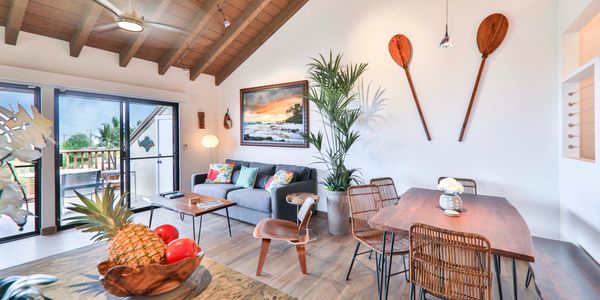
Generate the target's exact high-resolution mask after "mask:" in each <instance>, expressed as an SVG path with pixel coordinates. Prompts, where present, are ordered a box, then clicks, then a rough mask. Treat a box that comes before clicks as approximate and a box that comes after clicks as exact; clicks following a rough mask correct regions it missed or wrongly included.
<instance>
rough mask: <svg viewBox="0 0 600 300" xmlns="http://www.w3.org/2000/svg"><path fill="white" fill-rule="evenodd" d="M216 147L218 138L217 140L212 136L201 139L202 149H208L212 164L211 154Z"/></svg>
mask: <svg viewBox="0 0 600 300" xmlns="http://www.w3.org/2000/svg"><path fill="white" fill-rule="evenodd" d="M218 145H219V138H217V137H216V136H214V135H212V134H208V135H205V136H204V137H203V138H202V146H203V147H204V148H207V149H209V151H210V163H212V162H213V154H212V151H213V148H216V147H217V146H218Z"/></svg>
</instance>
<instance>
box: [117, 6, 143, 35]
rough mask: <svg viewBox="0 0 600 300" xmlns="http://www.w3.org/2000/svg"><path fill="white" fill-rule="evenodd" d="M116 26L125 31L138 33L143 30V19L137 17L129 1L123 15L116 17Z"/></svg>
mask: <svg viewBox="0 0 600 300" xmlns="http://www.w3.org/2000/svg"><path fill="white" fill-rule="evenodd" d="M117 25H118V26H119V27H120V28H122V29H125V30H127V31H133V32H140V31H142V30H144V17H140V16H138V14H137V12H136V11H135V7H134V6H133V3H131V0H129V2H128V3H127V7H126V8H125V10H124V11H123V15H120V16H118V18H117Z"/></svg>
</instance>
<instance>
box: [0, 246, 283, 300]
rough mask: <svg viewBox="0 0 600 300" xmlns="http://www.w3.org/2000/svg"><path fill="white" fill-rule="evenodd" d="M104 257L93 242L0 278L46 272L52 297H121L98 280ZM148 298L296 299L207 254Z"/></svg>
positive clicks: (7, 271) (46, 290) (0, 273)
mask: <svg viewBox="0 0 600 300" xmlns="http://www.w3.org/2000/svg"><path fill="white" fill-rule="evenodd" d="M105 259H106V245H105V244H96V245H91V246H87V247H83V248H79V249H75V250H71V251H68V252H64V253H60V254H57V255H53V256H49V257H46V258H42V259H39V260H36V261H32V262H29V263H26V264H22V265H18V266H14V267H11V268H8V269H4V270H0V277H6V276H11V275H30V274H48V275H54V276H57V277H58V281H57V282H56V283H53V284H52V285H49V286H46V287H44V288H43V290H44V293H45V294H46V296H48V297H50V298H52V299H120V298H119V297H115V296H113V295H110V294H108V293H107V292H106V291H105V290H104V288H103V287H102V285H101V284H100V282H99V281H98V277H99V274H98V271H97V269H96V264H97V263H98V262H100V261H102V260H105ZM151 299H285V300H287V299H295V298H294V297H291V296H290V295H288V294H286V293H284V292H281V291H279V290H277V289H275V288H273V287H270V286H268V285H266V284H264V283H262V282H260V281H257V280H255V279H253V278H251V277H249V276H246V275H244V274H242V273H240V272H237V271H234V270H232V269H231V268H229V267H226V266H224V265H222V264H219V263H217V262H215V261H212V260H211V259H209V258H207V257H206V256H205V257H204V259H203V260H202V264H201V267H200V268H198V269H197V270H196V271H195V272H194V274H192V275H191V276H190V278H188V280H186V281H185V282H184V283H183V284H182V285H181V286H180V287H179V288H177V289H175V290H173V291H171V292H169V293H166V294H163V295H159V296H155V297H152V298H151Z"/></svg>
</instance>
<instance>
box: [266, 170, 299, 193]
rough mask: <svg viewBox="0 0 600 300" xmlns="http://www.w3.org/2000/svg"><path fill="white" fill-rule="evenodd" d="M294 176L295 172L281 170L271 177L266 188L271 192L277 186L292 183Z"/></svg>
mask: <svg viewBox="0 0 600 300" xmlns="http://www.w3.org/2000/svg"><path fill="white" fill-rule="evenodd" d="M293 178H294V172H290V171H286V170H279V171H277V173H275V175H273V176H271V177H269V180H267V184H265V190H266V191H267V192H269V193H270V192H271V191H272V190H273V189H274V188H276V187H280V186H283V185H288V184H290V182H292V179H293Z"/></svg>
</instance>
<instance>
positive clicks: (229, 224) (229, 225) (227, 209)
mask: <svg viewBox="0 0 600 300" xmlns="http://www.w3.org/2000/svg"><path fill="white" fill-rule="evenodd" d="M225 214H227V228H228V229H229V237H231V223H230V222H229V208H227V207H225Z"/></svg>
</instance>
